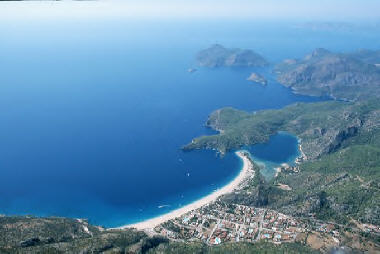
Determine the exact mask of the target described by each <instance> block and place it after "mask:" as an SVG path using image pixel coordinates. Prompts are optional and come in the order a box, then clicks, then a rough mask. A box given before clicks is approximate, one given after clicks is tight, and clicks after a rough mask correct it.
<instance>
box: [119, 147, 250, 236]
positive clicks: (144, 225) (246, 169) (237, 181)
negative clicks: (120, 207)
mask: <svg viewBox="0 0 380 254" xmlns="http://www.w3.org/2000/svg"><path fill="white" fill-rule="evenodd" d="M235 154H236V155H237V156H238V157H239V158H240V159H241V160H242V161H243V167H242V169H241V171H240V173H239V175H237V176H236V177H235V178H234V179H233V180H232V181H231V182H230V183H228V184H227V185H225V186H224V187H222V188H220V189H218V190H216V191H214V192H213V193H211V194H209V195H207V196H205V197H203V198H201V199H199V200H197V201H195V202H193V203H191V204H188V205H186V206H184V207H181V208H178V209H176V210H174V211H171V212H169V213H166V214H163V215H161V216H158V217H155V218H152V219H149V220H145V221H142V222H139V223H136V224H129V225H125V226H122V227H119V228H118V229H125V228H136V229H139V230H143V229H152V228H154V227H156V226H158V225H159V224H161V223H163V222H165V221H168V220H171V219H174V218H177V217H180V216H182V215H184V214H186V213H188V212H190V211H192V210H195V209H198V208H201V207H202V206H204V205H207V204H209V203H211V202H214V201H216V200H217V199H218V198H219V197H220V196H222V195H224V194H227V193H230V192H233V191H234V190H236V189H238V188H239V186H240V185H241V184H242V183H243V182H244V181H245V180H246V179H248V178H249V177H251V176H252V175H253V173H254V171H253V164H252V162H251V160H250V159H249V158H248V156H247V155H245V154H244V151H237V152H235Z"/></svg>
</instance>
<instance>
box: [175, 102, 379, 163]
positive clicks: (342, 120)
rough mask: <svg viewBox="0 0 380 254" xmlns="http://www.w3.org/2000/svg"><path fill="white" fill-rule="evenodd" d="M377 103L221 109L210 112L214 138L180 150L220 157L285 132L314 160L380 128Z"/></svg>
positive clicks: (329, 103)
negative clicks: (208, 152)
mask: <svg viewBox="0 0 380 254" xmlns="http://www.w3.org/2000/svg"><path fill="white" fill-rule="evenodd" d="M379 109H380V102H378V101H376V100H372V101H369V102H360V103H342V102H336V101H329V102H322V103H309V104H303V103H297V104H293V105H290V106H288V107H285V108H283V109H279V110H262V111H258V112H254V113H248V112H244V111H239V110H236V109H233V108H223V109H220V110H216V111H215V112H213V113H212V114H211V115H210V116H209V119H208V121H207V123H206V125H207V126H209V127H211V128H213V129H215V130H218V131H220V133H219V134H217V135H212V136H203V137H199V138H195V139H194V140H193V141H192V142H191V143H190V144H188V145H186V146H185V147H184V148H183V149H184V150H192V149H202V148H208V149H216V150H218V151H219V152H221V153H222V154H224V153H225V152H226V151H228V150H231V149H238V148H240V147H241V146H244V145H253V144H257V143H263V142H266V141H267V140H268V139H269V137H270V136H271V135H274V134H276V133H277V132H279V131H288V132H290V133H293V134H294V135H297V136H298V137H299V138H301V139H302V148H303V151H304V153H305V154H306V156H307V157H308V158H311V159H314V158H318V157H319V156H320V155H322V154H326V153H329V152H332V151H334V150H336V149H337V148H338V147H339V146H340V145H341V143H342V142H343V141H344V140H346V139H348V138H349V137H352V136H355V135H356V134H357V133H358V132H359V131H363V132H366V131H368V130H372V129H374V128H377V127H378V126H379V125H380V120H379V119H380V118H379V111H378V110H379Z"/></svg>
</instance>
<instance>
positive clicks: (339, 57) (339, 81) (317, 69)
mask: <svg viewBox="0 0 380 254" xmlns="http://www.w3.org/2000/svg"><path fill="white" fill-rule="evenodd" d="M379 62H380V52H379V51H369V50H361V51H358V52H355V53H350V54H339V53H332V52H330V51H328V50H326V49H323V48H319V49H316V50H314V51H313V52H312V53H311V54H310V55H307V56H306V57H304V58H303V59H288V60H285V61H284V62H283V63H281V64H278V65H277V66H276V67H275V72H276V74H277V80H278V81H279V82H280V83H281V84H283V85H284V86H286V87H290V88H291V89H292V90H293V91H294V92H295V93H298V94H303V95H311V96H328V97H331V98H333V99H337V100H345V101H357V100H365V99H368V98H371V97H376V98H378V97H380V85H379V84H380V69H379V68H378V67H377V66H376V65H375V64H378V63H379Z"/></svg>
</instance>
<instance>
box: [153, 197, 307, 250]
mask: <svg viewBox="0 0 380 254" xmlns="http://www.w3.org/2000/svg"><path fill="white" fill-rule="evenodd" d="M305 230H306V226H305V225H304V224H303V223H300V222H299V221H297V220H296V219H293V218H292V217H290V216H287V215H284V214H281V213H278V212H276V211H273V210H269V209H261V208H254V207H249V206H243V205H231V204H228V205H227V204H223V203H218V202H216V203H214V204H211V205H208V206H206V207H203V208H201V209H197V210H195V211H192V212H190V213H188V214H186V215H184V216H182V217H180V218H177V219H174V220H172V221H170V223H166V224H162V225H160V226H158V227H156V228H155V231H156V233H159V234H161V235H164V236H166V237H169V238H173V239H183V240H195V239H198V240H202V241H203V242H205V243H207V244H210V245H217V244H221V243H224V242H240V241H244V242H255V241H258V240H263V239H266V240H267V241H272V242H274V243H281V242H293V241H294V240H295V239H296V236H297V234H298V233H300V232H304V231H305Z"/></svg>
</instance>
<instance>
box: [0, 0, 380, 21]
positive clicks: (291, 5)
mask: <svg viewBox="0 0 380 254" xmlns="http://www.w3.org/2000/svg"><path fill="white" fill-rule="evenodd" d="M379 10H380V0H100V1H79V2H72V1H63V2H51V1H48V2H33V1H32V2H1V1H0V19H1V18H18V19H21V18H38V17H39V18H46V17H78V18H80V17H85V18H88V17H99V18H100V17H119V16H123V17H124V16H132V17H136V16H137V17H140V16H145V17H190V18H191V17H242V18H245V17H250V18H279V19H283V18H292V19H309V20H312V19H323V20H348V19H368V18H369V19H380V11H379Z"/></svg>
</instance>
